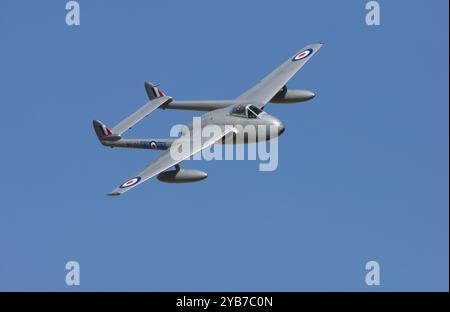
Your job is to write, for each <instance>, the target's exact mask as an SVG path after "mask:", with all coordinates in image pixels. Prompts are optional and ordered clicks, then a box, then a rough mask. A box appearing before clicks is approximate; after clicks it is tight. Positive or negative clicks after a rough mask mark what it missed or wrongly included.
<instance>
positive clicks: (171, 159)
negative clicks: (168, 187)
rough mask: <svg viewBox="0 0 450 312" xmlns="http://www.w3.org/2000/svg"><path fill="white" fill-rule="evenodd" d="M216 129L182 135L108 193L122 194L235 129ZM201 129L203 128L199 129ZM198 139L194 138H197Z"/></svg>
mask: <svg viewBox="0 0 450 312" xmlns="http://www.w3.org/2000/svg"><path fill="white" fill-rule="evenodd" d="M214 127H215V128H214V129H213V130H214V131H210V132H209V133H212V134H211V135H210V136H208V137H205V138H204V137H202V136H201V135H196V132H195V130H194V132H190V134H189V135H185V136H182V137H181V138H179V139H177V140H176V141H175V142H174V143H173V144H172V145H171V147H170V148H169V149H168V150H166V151H164V152H162V153H161V154H160V155H159V156H158V157H157V158H156V159H155V161H153V162H152V163H151V164H149V165H147V166H146V167H145V168H144V169H143V170H142V171H141V172H139V173H138V174H137V175H136V176H134V177H132V178H131V179H129V180H127V181H126V182H124V183H122V184H121V185H120V186H119V187H117V188H116V189H115V190H113V191H112V192H111V193H109V194H108V195H121V194H123V193H125V192H127V191H129V190H131V189H132V188H134V187H136V186H138V185H139V184H142V183H144V182H145V181H147V180H148V179H150V178H153V177H155V176H156V175H158V174H159V173H161V172H163V171H165V170H167V169H169V168H170V167H172V166H175V165H177V164H179V163H180V162H182V161H183V160H186V159H187V158H189V157H190V156H192V155H194V154H196V153H198V152H200V151H201V150H203V149H205V148H207V147H209V146H211V145H213V144H215V143H216V142H217V141H218V140H220V139H221V138H223V137H224V136H225V135H227V134H228V133H230V132H232V131H234V128H232V127H225V126H214ZM199 131H201V130H199ZM197 137H198V140H197V141H196V140H195V139H194V138H197Z"/></svg>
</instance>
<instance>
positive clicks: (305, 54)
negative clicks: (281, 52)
mask: <svg viewBox="0 0 450 312" xmlns="http://www.w3.org/2000/svg"><path fill="white" fill-rule="evenodd" d="M312 52H313V49H306V50H304V51H302V52H299V53H298V54H297V55H296V56H294V58H293V59H292V61H294V62H295V61H300V60H303V59H304V58H305V57H308V56H309V55H310V54H311V53H312Z"/></svg>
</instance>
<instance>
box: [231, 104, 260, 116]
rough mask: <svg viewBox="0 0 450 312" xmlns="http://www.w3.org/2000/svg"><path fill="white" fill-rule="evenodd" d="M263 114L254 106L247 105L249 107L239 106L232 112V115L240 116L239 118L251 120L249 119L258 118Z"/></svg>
mask: <svg viewBox="0 0 450 312" xmlns="http://www.w3.org/2000/svg"><path fill="white" fill-rule="evenodd" d="M261 113H263V111H262V110H261V109H259V108H258V107H256V106H255V105H252V104H250V105H247V106H245V105H242V104H241V105H237V106H235V107H233V109H232V110H231V115H234V116H239V117H243V118H249V119H254V118H258V116H259V115H260V114H261Z"/></svg>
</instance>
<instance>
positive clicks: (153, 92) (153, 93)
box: [144, 82, 165, 100]
mask: <svg viewBox="0 0 450 312" xmlns="http://www.w3.org/2000/svg"><path fill="white" fill-rule="evenodd" d="M144 87H145V91H146V92H147V95H148V98H149V99H150V100H154V99H156V98H159V97H163V96H165V94H164V92H162V91H161V89H160V88H158V86H157V85H154V84H152V83H150V82H145V83H144Z"/></svg>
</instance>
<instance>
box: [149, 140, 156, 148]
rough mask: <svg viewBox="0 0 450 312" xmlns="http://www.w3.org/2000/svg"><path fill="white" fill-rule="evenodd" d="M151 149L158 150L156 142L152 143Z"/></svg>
mask: <svg viewBox="0 0 450 312" xmlns="http://www.w3.org/2000/svg"><path fill="white" fill-rule="evenodd" d="M150 149H158V144H156V142H155V141H151V142H150Z"/></svg>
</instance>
